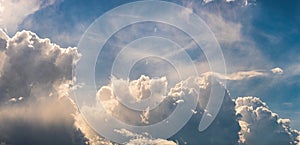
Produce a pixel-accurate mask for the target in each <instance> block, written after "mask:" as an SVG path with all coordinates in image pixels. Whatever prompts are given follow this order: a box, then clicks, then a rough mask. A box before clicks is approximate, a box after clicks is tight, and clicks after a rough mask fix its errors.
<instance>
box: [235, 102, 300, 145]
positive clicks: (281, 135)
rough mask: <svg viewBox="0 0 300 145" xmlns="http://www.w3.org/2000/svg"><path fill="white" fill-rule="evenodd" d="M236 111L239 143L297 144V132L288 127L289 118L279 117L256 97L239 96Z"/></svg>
mask: <svg viewBox="0 0 300 145" xmlns="http://www.w3.org/2000/svg"><path fill="white" fill-rule="evenodd" d="M235 102H236V111H237V114H238V115H240V119H239V123H240V126H241V128H242V129H241V132H240V138H241V140H240V144H241V145H253V144H259V145H274V144H280V145H291V144H292V145H297V144H298V143H299V139H297V138H298V137H299V133H298V131H296V130H292V129H291V128H290V120H289V119H281V118H279V116H278V115H277V114H275V113H273V112H272V111H271V110H270V109H269V107H268V106H267V105H266V104H265V103H264V102H262V101H261V100H260V99H259V98H256V97H239V98H237V100H236V101H235Z"/></svg>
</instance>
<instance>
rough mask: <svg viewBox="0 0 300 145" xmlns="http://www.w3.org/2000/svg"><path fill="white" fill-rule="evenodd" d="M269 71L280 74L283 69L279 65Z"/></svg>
mask: <svg viewBox="0 0 300 145" xmlns="http://www.w3.org/2000/svg"><path fill="white" fill-rule="evenodd" d="M271 72H272V73H274V74H282V73H283V70H282V69H281V68H280V67H275V68H273V69H271Z"/></svg>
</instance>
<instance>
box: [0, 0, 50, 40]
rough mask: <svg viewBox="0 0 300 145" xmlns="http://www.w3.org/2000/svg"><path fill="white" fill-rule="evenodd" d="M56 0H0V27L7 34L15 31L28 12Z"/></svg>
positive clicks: (30, 12)
mask: <svg viewBox="0 0 300 145" xmlns="http://www.w3.org/2000/svg"><path fill="white" fill-rule="evenodd" d="M55 1H56V0H31V1H26V0H0V28H4V29H6V30H7V32H8V33H9V34H12V33H15V32H16V31H17V28H18V25H19V24H20V23H21V22H22V21H23V20H24V19H25V18H26V17H27V16H28V15H30V14H33V13H34V12H36V11H38V10H39V9H41V8H44V7H46V6H49V5H52V4H53V3H54V2H55Z"/></svg>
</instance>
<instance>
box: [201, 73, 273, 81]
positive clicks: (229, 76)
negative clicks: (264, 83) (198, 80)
mask: <svg viewBox="0 0 300 145" xmlns="http://www.w3.org/2000/svg"><path fill="white" fill-rule="evenodd" d="M202 75H203V76H206V77H209V76H213V77H216V78H219V79H222V80H231V81H239V80H244V79H250V78H254V77H262V76H267V75H268V74H267V73H265V72H261V71H239V72H235V73H231V74H227V75H225V74H220V73H215V72H207V73H203V74H202Z"/></svg>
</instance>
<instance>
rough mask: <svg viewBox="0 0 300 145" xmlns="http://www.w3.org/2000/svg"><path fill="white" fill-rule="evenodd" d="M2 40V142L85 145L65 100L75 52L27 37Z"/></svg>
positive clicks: (26, 33)
mask: <svg viewBox="0 0 300 145" xmlns="http://www.w3.org/2000/svg"><path fill="white" fill-rule="evenodd" d="M0 36H1V39H0V40H1V41H0V43H1V45H0V47H1V48H0V56H1V60H0V72H1V73H0V74H1V75H0V116H1V117H0V142H3V143H6V144H10V145H27V144H28V145H32V144H50V145H53V144H57V145H59V144H70V145H71V144H74V145H75V144H76V145H79V144H85V142H86V141H87V139H86V138H85V137H84V135H83V134H82V132H81V131H80V130H79V129H78V128H77V127H75V126H74V123H75V120H74V117H73V116H74V115H75V114H76V108H75V107H74V104H73V102H72V101H71V100H70V98H69V97H70V94H69V91H70V86H71V85H72V67H73V66H74V64H75V63H76V61H77V60H78V58H79V54H78V53H77V49H75V48H60V47H59V46H58V45H55V44H52V43H51V42H50V40H49V39H41V38H39V37H38V36H37V35H36V34H34V33H32V32H29V31H22V32H18V33H16V35H15V36H14V37H12V38H9V37H8V36H7V35H6V34H5V33H4V32H3V31H0Z"/></svg>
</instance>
